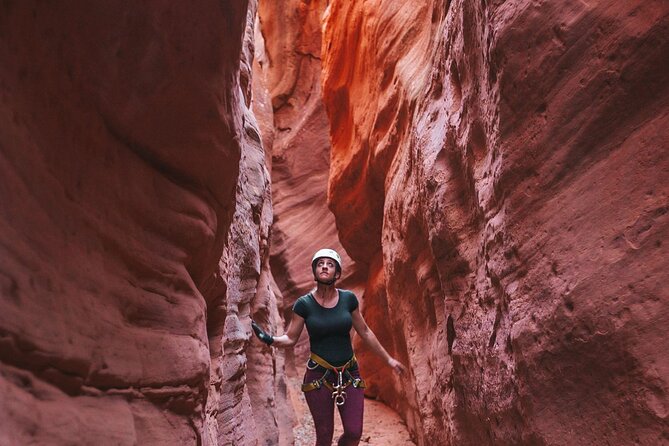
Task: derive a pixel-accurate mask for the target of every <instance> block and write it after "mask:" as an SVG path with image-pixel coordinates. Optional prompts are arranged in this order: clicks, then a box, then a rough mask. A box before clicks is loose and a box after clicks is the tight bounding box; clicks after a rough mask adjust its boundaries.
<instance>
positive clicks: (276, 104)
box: [255, 0, 365, 370]
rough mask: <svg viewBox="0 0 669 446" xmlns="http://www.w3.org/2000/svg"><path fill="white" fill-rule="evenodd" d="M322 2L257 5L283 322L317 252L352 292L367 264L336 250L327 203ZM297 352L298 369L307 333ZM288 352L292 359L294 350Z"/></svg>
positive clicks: (259, 75)
mask: <svg viewBox="0 0 669 446" xmlns="http://www.w3.org/2000/svg"><path fill="white" fill-rule="evenodd" d="M326 3H327V2H326V1H314V2H303V1H301V0H292V1H288V2H280V3H277V2H271V1H260V2H259V5H258V17H259V22H260V28H259V29H260V30H261V32H262V41H263V47H262V50H263V51H261V52H260V54H258V58H257V59H258V61H259V62H260V67H259V70H258V71H257V72H256V74H255V80H256V82H257V83H259V84H262V85H263V87H264V88H266V89H267V90H268V92H269V97H270V100H271V108H272V110H271V113H272V118H273V131H272V133H273V135H272V147H271V154H272V162H271V166H272V167H271V168H272V191H273V192H272V195H273V206H274V224H273V226H272V243H271V252H272V255H271V265H272V272H273V274H274V276H275V277H276V280H277V284H278V286H279V289H280V290H281V293H282V294H283V296H285V302H284V305H283V308H282V309H281V310H282V314H283V316H284V317H285V319H286V321H288V320H289V319H290V317H291V315H292V311H291V309H292V305H293V303H294V302H295V300H296V299H297V298H298V297H299V296H301V295H302V294H305V293H306V292H308V291H310V290H311V289H312V288H313V286H314V280H313V275H312V274H311V270H310V262H311V256H312V255H313V253H314V252H316V251H317V250H318V249H320V248H323V247H328V248H333V249H335V250H337V251H338V252H339V253H340V254H341V256H342V260H343V263H344V275H343V277H342V280H340V281H339V286H341V287H345V288H352V289H356V288H358V287H361V284H362V283H363V281H364V274H362V275H360V273H359V270H362V271H363V272H364V269H365V268H364V265H363V266H361V265H356V264H354V263H353V262H352V261H351V259H350V258H349V257H348V255H347V254H346V251H344V249H343V248H342V247H341V244H340V242H339V239H338V234H337V227H336V224H335V220H334V216H333V215H332V213H331V212H330V210H329V209H328V206H327V184H328V183H327V182H328V173H329V163H330V157H329V153H330V140H329V123H328V118H327V115H326V113H325V108H324V107H323V102H322V99H321V97H322V95H321V57H320V54H321V20H322V15H323V12H324V10H325V6H326ZM256 40H257V41H258V39H256ZM265 133H269V130H266V132H265ZM360 290H362V288H360ZM295 351H296V356H297V357H298V358H299V359H298V362H299V363H300V365H299V369H300V370H301V369H302V366H301V364H302V359H304V358H306V355H307V354H308V341H307V338H306V331H305V337H304V338H303V339H302V340H301V341H300V343H299V344H298V346H297V348H296V349H295ZM288 356H289V358H290V357H292V352H291V351H288Z"/></svg>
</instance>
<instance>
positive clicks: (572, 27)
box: [322, 0, 669, 445]
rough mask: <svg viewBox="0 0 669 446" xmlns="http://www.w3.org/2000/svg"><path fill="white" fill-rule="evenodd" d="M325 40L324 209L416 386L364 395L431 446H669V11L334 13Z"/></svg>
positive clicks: (378, 3) (453, 6)
mask: <svg viewBox="0 0 669 446" xmlns="http://www.w3.org/2000/svg"><path fill="white" fill-rule="evenodd" d="M323 42H324V44H323V54H322V63H323V94H324V102H325V104H326V110H327V113H328V116H329V120H330V125H331V142H332V153H331V160H330V179H329V189H328V201H329V205H330V208H331V209H332V211H333V212H334V214H335V217H336V222H337V227H338V230H339V237H340V239H341V242H342V244H343V246H344V247H345V248H346V250H347V252H348V254H349V255H350V256H351V257H352V258H353V259H354V260H355V261H356V262H358V263H359V264H364V265H368V279H367V285H366V290H365V294H364V296H365V303H366V310H365V317H366V318H367V320H368V322H369V323H370V325H371V326H372V327H373V328H374V330H375V331H376V333H377V334H378V335H379V337H380V338H382V339H384V340H385V342H386V344H387V345H390V346H391V347H392V350H393V351H394V353H395V354H397V355H398V357H399V358H401V359H402V360H403V361H404V362H405V363H406V364H408V365H409V366H410V370H411V371H410V373H409V374H408V376H407V377H405V378H403V379H401V380H399V379H397V378H394V377H388V376H380V375H376V374H374V373H370V374H369V375H368V376H367V378H368V379H369V383H370V384H371V386H370V389H368V393H370V394H373V395H377V396H379V397H380V398H382V399H384V400H385V401H387V402H389V403H390V404H391V405H393V406H394V407H395V408H397V409H398V410H399V411H400V413H401V414H402V415H403V417H404V418H405V419H406V420H407V423H408V425H409V428H410V429H411V431H412V432H413V434H414V436H415V438H416V440H417V442H418V444H420V445H434V444H467V445H474V444H476V445H480V444H495V445H503V444H508V445H511V444H514V445H515V444H528V445H529V444H531V445H575V444H579V445H600V444H644V445H657V444H667V443H669V422H668V419H667V416H668V414H669V399H668V398H667V391H668V390H669V387H668V386H669V383H668V377H669V354H668V353H667V352H668V351H669V350H667V348H666V346H667V345H666V339H665V338H666V327H667V326H668V324H669V304H668V302H669V296H668V295H667V286H666V283H667V280H668V279H669V269H668V268H667V260H666V259H667V258H669V251H668V249H667V242H666V239H667V236H668V235H669V214H668V213H667V210H668V209H669V208H668V206H669V201H668V195H669V150H667V148H668V147H669V130H667V129H669V114H668V111H669V107H668V105H669V94H668V88H669V87H668V86H669V57H667V55H669V3H667V2H665V1H632V2H624V3H621V2H615V1H594V2H585V1H571V0H568V1H564V2H545V1H531V2H530V1H524V0H518V1H504V2H503V1H486V0H484V1H478V2H470V1H463V0H459V1H458V0H455V1H418V2H395V1H390V0H375V1H366V2H350V1H345V0H333V1H331V2H330V3H329V6H328V9H327V10H326V11H325V17H324V31H323ZM361 356H363V357H362V359H361V360H362V362H363V364H364V365H365V369H367V370H370V367H369V364H374V361H376V360H375V359H374V358H373V357H369V356H368V355H366V354H363V355H361ZM375 369H379V370H381V367H371V370H375Z"/></svg>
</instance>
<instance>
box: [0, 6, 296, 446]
mask: <svg viewBox="0 0 669 446" xmlns="http://www.w3.org/2000/svg"><path fill="white" fill-rule="evenodd" d="M0 8H1V9H0V61H1V63H0V92H1V97H0V100H1V104H0V177H2V180H1V181H0V203H1V204H0V206H1V207H0V210H1V212H0V293H1V294H0V299H1V301H0V303H1V311H0V389H1V390H0V393H1V394H2V398H0V443H2V444H28V443H31V444H32V443H36V444H72V443H77V444H98V443H102V444H105V443H107V444H128V445H130V444H161V445H166V444H179V445H184V444H206V445H212V444H240V445H241V444H256V441H261V442H262V443H263V444H273V443H274V442H275V441H276V439H277V438H278V433H277V430H276V429H273V430H272V429H269V430H266V429H256V424H254V422H253V417H254V416H256V417H259V418H261V419H263V421H264V420H265V419H270V420H273V419H274V418H275V415H274V411H275V408H273V406H272V405H273V404H274V399H275V398H276V399H279V400H280V399H281V395H280V393H278V394H275V392H274V390H273V389H274V387H275V386H276V385H279V384H280V382H275V381H274V379H275V378H274V375H275V374H274V372H273V370H258V368H256V369H255V370H252V371H251V370H249V380H250V381H253V380H256V381H258V380H259V381H262V383H264V385H266V388H265V389H263V399H262V400H260V399H259V398H256V397H254V392H253V391H252V390H249V388H248V385H247V383H246V372H247V367H248V361H252V362H253V363H254V364H255V363H256V362H259V361H257V358H258V357H259V356H262V355H263V354H264V353H262V352H257V351H252V350H251V351H249V352H248V356H247V354H246V352H245V350H244V349H245V347H246V344H247V342H248V336H249V330H248V314H249V312H250V311H251V308H250V306H251V303H252V302H253V305H254V308H264V307H266V306H268V305H269V306H274V305H275V303H274V299H276V297H275V293H274V292H273V291H272V289H271V283H272V278H271V275H270V273H269V269H268V254H269V253H268V251H269V249H268V236H269V225H270V223H271V220H272V215H271V208H270V195H269V194H270V192H269V176H268V171H267V168H266V166H265V158H264V153H263V152H262V148H261V145H260V137H259V133H258V129H257V126H256V124H255V120H254V119H253V116H252V114H251V113H250V112H249V111H248V106H249V103H250V88H251V86H250V64H251V56H250V55H251V54H252V47H250V46H249V44H250V43H251V37H252V36H253V31H252V28H250V26H251V25H252V23H253V17H254V14H255V6H254V4H253V2H252V3H251V5H248V4H247V2H245V1H242V2H211V1H202V2H199V3H198V5H197V7H190V6H188V5H186V4H183V5H181V4H180V3H178V2H158V3H155V2H154V3H151V4H150V5H148V4H147V5H143V4H140V3H136V2H117V1H109V2H94V3H91V2H86V1H80V2H68V3H67V4H60V3H58V4H56V3H48V2H46V3H45V2H37V1H21V2H4V3H3V4H2V6H1V7H0ZM245 36H246V37H245ZM243 42H245V43H244V44H243ZM240 61H241V67H240ZM249 358H250V359H249ZM270 363H271V361H270ZM265 364H266V362H265ZM264 377H268V379H263V378H264ZM267 382H269V384H266V383H267ZM275 395H276V396H275ZM284 406H285V404H284ZM242 420H243V422H242Z"/></svg>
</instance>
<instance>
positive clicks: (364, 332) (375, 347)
mask: <svg viewBox="0 0 669 446" xmlns="http://www.w3.org/2000/svg"><path fill="white" fill-rule="evenodd" d="M351 316H352V317H353V328H355V331H356V332H357V333H358V334H359V335H360V337H361V338H362V339H363V341H365V343H366V344H367V345H368V346H369V348H371V349H372V351H373V352H374V353H376V354H377V355H379V356H380V357H381V358H383V360H384V361H385V362H386V363H387V364H388V365H389V366H390V367H391V368H392V369H393V371H395V372H396V373H404V371H405V370H406V369H405V367H404V365H403V364H402V363H401V362H399V361H398V360H397V359H395V358H393V357H392V356H390V355H389V354H388V352H387V351H386V349H385V348H383V346H382V345H381V343H380V342H379V340H378V339H377V338H376V335H375V334H374V332H373V331H372V330H371V329H370V328H369V326H368V325H367V322H365V319H364V318H363V317H362V314H361V313H360V309H359V308H356V309H355V310H354V311H353V313H351Z"/></svg>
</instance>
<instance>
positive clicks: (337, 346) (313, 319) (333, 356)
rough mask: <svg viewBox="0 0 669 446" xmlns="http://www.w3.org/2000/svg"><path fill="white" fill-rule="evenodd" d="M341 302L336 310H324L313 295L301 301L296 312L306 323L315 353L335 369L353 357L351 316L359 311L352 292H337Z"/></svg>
mask: <svg viewBox="0 0 669 446" xmlns="http://www.w3.org/2000/svg"><path fill="white" fill-rule="evenodd" d="M337 292H338V294H339V300H338V301H337V305H335V306H334V307H332V308H325V307H323V306H321V304H319V303H318V302H316V299H315V298H314V296H313V295H312V294H311V293H309V294H307V295H304V296H302V297H300V298H299V299H297V300H296V301H295V304H294V305H293V312H294V313H295V314H297V315H299V316H301V317H302V318H303V319H304V322H305V324H306V326H307V332H308V333H309V343H310V345H311V351H312V352H313V353H316V354H317V355H318V356H320V357H321V358H323V359H325V360H326V361H327V362H329V363H330V364H332V365H333V366H335V367H338V366H340V365H344V364H346V362H347V361H348V360H349V359H351V358H352V357H353V346H352V345H351V335H350V332H351V327H353V318H352V316H351V314H352V313H353V312H354V311H355V309H356V308H358V298H357V297H355V294H353V293H352V292H351V291H347V290H337Z"/></svg>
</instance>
